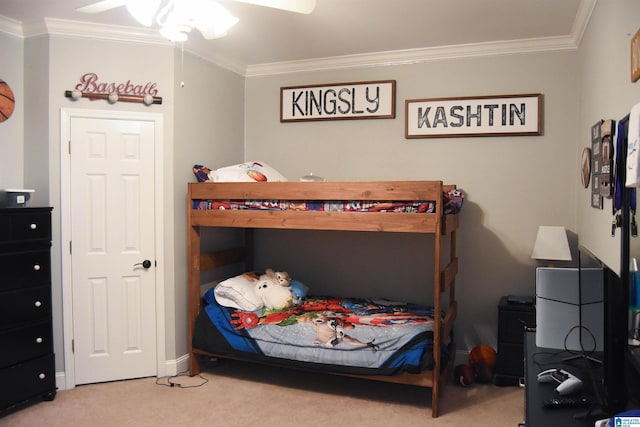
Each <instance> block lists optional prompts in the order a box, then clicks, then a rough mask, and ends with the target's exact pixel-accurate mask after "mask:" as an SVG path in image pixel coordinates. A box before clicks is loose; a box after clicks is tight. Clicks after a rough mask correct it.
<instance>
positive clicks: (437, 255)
mask: <svg viewBox="0 0 640 427" xmlns="http://www.w3.org/2000/svg"><path fill="white" fill-rule="evenodd" d="M440 194H442V182H440ZM443 209H444V204H443V202H442V197H440V198H438V199H437V200H436V213H437V215H436V225H435V230H436V232H435V233H434V234H433V236H434V244H433V249H434V254H433V299H434V301H433V311H434V312H433V319H434V322H433V323H434V325H433V329H434V331H433V341H434V343H441V342H442V337H441V333H442V320H441V313H442V302H441V293H442V274H441V269H442V256H441V252H442V235H443V232H442V215H443ZM440 345H441V344H440ZM440 345H435V344H434V346H433V348H434V352H433V361H434V367H433V385H432V389H431V416H432V417H433V418H435V417H437V416H438V410H439V408H438V402H439V400H440V374H441V372H440V369H441V364H440V362H441V360H440V352H439V351H435V350H436V349H438V348H440Z"/></svg>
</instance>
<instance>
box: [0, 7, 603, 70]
mask: <svg viewBox="0 0 640 427" xmlns="http://www.w3.org/2000/svg"><path fill="white" fill-rule="evenodd" d="M596 3H597V0H582V1H581V2H580V7H579V10H578V13H577V14H576V19H575V21H574V23H573V26H572V30H571V34H570V35H567V36H559V37H547V38H536V39H523V40H509V41H498V42H484V43H471V44H463V45H451V46H438V47H430V48H419V49H406V50H395V51H384V52H373V53H366V54H355V55H344V56H336V57H327V58H314V59H308V60H300V61H286V62H274V63H265V64H252V65H247V64H244V63H241V62H240V61H238V60H236V59H234V58H226V57H221V56H220V55H218V54H215V53H213V52H209V51H207V50H205V49H198V48H192V47H190V46H185V48H184V49H185V51H187V52H189V53H191V54H193V55H196V56H198V57H200V58H202V59H204V60H205V61H208V62H211V63H214V64H216V65H218V66H220V67H222V68H225V69H227V70H229V71H231V72H234V73H236V74H239V75H241V76H244V77H262V76H269V75H278V74H289V73H300V72H309V71H322V70H331V69H344V68H357V67H376V66H389V65H404V64H416V63H422V62H428V61H439V60H447V59H461V58H470V57H478V56H492V55H513V54H523V53H534V52H545V51H561V50H575V49H577V48H578V46H579V45H580V42H581V41H582V36H583V35H584V31H585V29H586V27H587V24H588V23H589V19H590V18H591V14H592V13H593V10H594V8H595V5H596ZM0 32H4V33H7V34H9V35H11V36H14V37H18V38H26V37H36V36H41V35H57V36H65V37H78V38H92V39H103V40H114V41H125V42H133V43H147V44H158V45H166V46H177V45H176V44H174V43H172V42H170V41H168V40H166V39H165V38H164V37H162V36H161V35H160V34H159V33H158V32H157V31H156V30H154V29H147V28H138V27H128V26H120V25H105V24H97V23H86V22H80V21H71V20H63V19H54V18H45V19H44V20H43V21H41V22H36V23H32V24H28V25H25V24H23V23H21V22H20V21H16V20H13V19H11V18H7V17H4V16H1V15H0Z"/></svg>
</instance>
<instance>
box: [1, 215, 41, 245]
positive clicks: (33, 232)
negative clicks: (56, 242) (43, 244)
mask: <svg viewBox="0 0 640 427" xmlns="http://www.w3.org/2000/svg"><path fill="white" fill-rule="evenodd" d="M25 240H44V241H50V240H51V219H50V213H49V212H48V211H43V210H40V211H28V210H27V211H26V213H25V210H20V211H18V210H16V211H15V213H6V212H4V213H2V214H0V243H6V242H16V241H25Z"/></svg>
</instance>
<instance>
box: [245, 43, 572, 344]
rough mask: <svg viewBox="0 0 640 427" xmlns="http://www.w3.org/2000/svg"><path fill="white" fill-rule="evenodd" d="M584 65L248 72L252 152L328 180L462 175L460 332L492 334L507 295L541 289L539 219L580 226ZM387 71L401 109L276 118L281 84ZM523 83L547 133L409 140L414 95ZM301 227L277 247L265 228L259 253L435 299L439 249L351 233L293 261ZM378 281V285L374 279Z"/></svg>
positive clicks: (568, 61) (321, 273) (501, 90)
mask: <svg viewBox="0 0 640 427" xmlns="http://www.w3.org/2000/svg"><path fill="white" fill-rule="evenodd" d="M558 70H562V72H558ZM577 71H578V69H577V66H576V54H575V52H556V53H537V54H518V55H507V56H494V57H482V58H471V59H457V60H447V61H437V62H435V61H434V62H425V63H421V64H412V65H398V66H386V67H369V68H359V69H348V70H336V71H326V72H317V73H298V74H290V75H279V76H272V77H260V78H249V79H247V103H246V116H247V121H246V134H247V141H246V145H247V149H246V159H247V160H263V161H265V162H267V163H269V164H270V165H272V166H273V167H275V168H276V169H278V170H280V171H281V172H282V173H283V174H284V175H285V176H287V177H289V178H290V179H297V177H299V176H301V175H304V174H306V173H308V172H313V173H315V174H317V175H320V176H323V177H325V178H327V179H330V180H351V179H353V180H376V179H441V180H443V181H445V182H446V183H454V184H457V185H458V186H459V187H460V188H461V189H462V190H463V191H464V192H465V194H466V200H465V206H464V210H463V213H462V215H461V226H460V231H459V233H458V252H459V257H460V272H459V275H458V280H457V283H458V287H457V295H458V296H459V303H460V313H459V317H458V322H457V323H456V332H457V334H458V335H457V336H458V338H459V339H460V338H461V339H460V348H463V349H464V348H465V347H467V346H473V345H475V344H477V343H480V342H487V343H489V344H495V343H496V342H497V339H496V334H497V308H496V306H497V303H498V300H499V298H500V296H501V295H505V294H533V293H534V280H535V272H534V267H535V265H536V264H535V262H534V261H533V260H531V259H530V254H531V249H532V246H533V242H534V239H535V236H536V232H537V229H538V226H539V225H564V226H565V227H567V229H569V230H575V229H576V224H575V210H574V206H575V203H576V199H575V179H574V178H575V177H577V172H576V162H575V144H576V132H575V130H576V127H577V120H578V117H577V109H576V105H577V83H576V78H575V75H576V73H577ZM383 79H394V80H396V81H397V105H396V108H397V109H396V118H395V119H384V120H382V119H381V120H348V121H333V122H326V121H325V122H299V123H280V122H279V116H278V105H279V104H278V102H279V88H280V87H281V86H287V85H308V84H321V83H340V82H354V81H368V80H383ZM525 93H542V94H543V95H544V101H543V103H544V119H543V121H544V134H543V135H542V136H506V137H480V138H443V139H413V140H407V139H405V138H404V121H405V111H404V101H405V100H406V99H412V98H437V97H451V96H482V95H504V94H525ZM265 111H267V112H269V114H263V113H262V112H265ZM293 234H294V233H291V236H289V235H287V239H291V241H288V242H287V243H286V244H281V245H279V244H278V243H275V242H274V241H275V240H276V239H278V237H277V236H276V235H275V234H273V233H268V236H269V238H268V241H266V242H265V243H263V245H264V247H265V250H266V247H269V248H270V249H271V250H270V251H269V252H268V254H269V255H268V256H265V258H264V259H262V260H261V262H262V263H264V264H276V265H277V266H278V268H284V269H291V270H295V273H296V274H298V275H299V277H300V280H302V281H303V282H304V281H308V282H310V283H309V286H310V287H311V289H312V290H313V291H317V292H325V289H326V288H329V291H331V290H333V289H335V288H336V287H338V288H342V289H348V290H349V292H352V293H357V294H367V293H369V294H371V293H372V291H373V292H375V295H378V294H382V296H386V297H390V298H393V297H395V298H398V297H399V296H403V295H404V296H408V297H411V298H412V299H414V300H416V299H418V300H424V299H425V298H428V299H431V298H430V295H431V291H430V289H431V287H430V286H426V287H425V286H424V285H423V283H424V282H426V283H427V284H428V283H430V278H429V277H428V275H429V270H428V268H429V267H430V264H431V259H430V258H429V254H428V253H424V249H423V247H421V245H424V243H422V244H421V243H420V242H419V241H418V242H416V241H415V238H413V237H407V236H404V237H402V236H393V237H392V238H387V237H380V239H381V240H380V241H381V242H382V243H377V244H378V246H374V245H376V243H375V242H374V238H373V237H371V236H365V235H362V234H355V235H353V236H351V237H350V238H349V239H345V240H343V241H340V240H338V239H337V238H336V239H329V240H327V239H324V238H316V239H315V240H313V244H312V245H313V247H314V248H313V249H314V252H313V253H314V254H316V256H315V257H313V258H315V260H314V259H313V258H312V261H306V262H304V263H302V264H298V263H297V262H295V263H294V262H291V261H290V259H296V254H297V252H298V251H299V250H300V248H301V247H302V248H304V250H306V251H308V250H310V249H309V246H310V244H309V242H308V240H304V237H306V235H304V234H302V235H303V236H304V237H303V239H302V240H294V237H295V236H294V235H293ZM385 239H392V241H387V240H385ZM272 245H277V246H276V247H277V248H278V250H273V247H272ZM376 247H377V248H378V250H377V251H375V250H374V249H375V248H376ZM334 254H336V258H338V259H339V260H342V262H341V263H340V264H339V265H340V267H342V268H340V267H339V268H338V269H337V270H338V271H335V269H334V268H333V267H332V265H333V262H334V261H333V258H334V257H333V256H332V255H334ZM345 258H346V259H348V260H349V262H348V265H344V264H345V263H344V260H345ZM265 266H268V265H265ZM372 283H382V285H380V286H378V287H374V288H373V289H372V286H374V285H372ZM403 287H406V289H405V290H402V291H400V290H399V289H403ZM398 292H400V295H398Z"/></svg>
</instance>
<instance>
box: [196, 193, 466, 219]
mask: <svg viewBox="0 0 640 427" xmlns="http://www.w3.org/2000/svg"><path fill="white" fill-rule="evenodd" d="M443 197H444V199H443V200H444V213H445V214H456V213H459V212H460V210H461V209H462V203H463V201H464V195H463V193H462V192H461V191H460V190H457V189H454V190H451V191H448V192H445V193H444V194H443ZM435 207H436V203H435V202H434V201H387V202H385V201H362V200H347V201H344V200H333V201H322V200H311V201H304V200H296V201H291V200H194V201H193V206H192V208H193V209H196V210H272V211H285V210H294V211H316V212H317V211H320V212H403V213H433V212H435Z"/></svg>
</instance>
